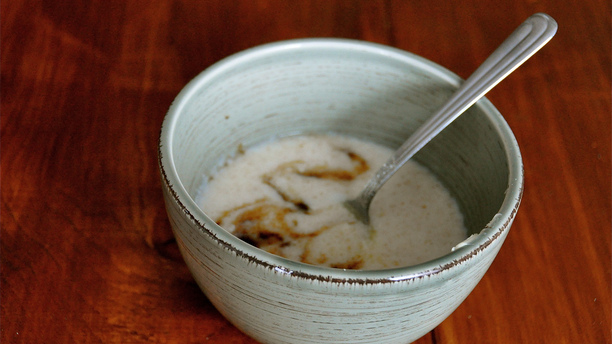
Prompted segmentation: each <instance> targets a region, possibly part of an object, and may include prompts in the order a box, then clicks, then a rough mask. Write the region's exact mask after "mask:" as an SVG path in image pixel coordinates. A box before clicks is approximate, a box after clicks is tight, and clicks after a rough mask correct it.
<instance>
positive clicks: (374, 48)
mask: <svg viewBox="0 0 612 344" xmlns="http://www.w3.org/2000/svg"><path fill="white" fill-rule="evenodd" d="M312 48H317V49H321V48H323V49H332V50H345V51H355V50H358V51H365V52H368V53H371V54H376V55H383V56H385V57H386V58H389V59H395V60H398V61H399V62H402V63H407V64H413V65H418V66H419V67H421V68H423V69H424V70H426V71H427V72H430V73H434V74H437V75H439V76H441V77H442V78H443V79H445V80H447V81H448V82H449V84H451V85H454V86H458V85H459V84H460V82H461V79H460V78H459V77H458V76H457V75H456V74H454V73H452V72H450V71H449V70H447V69H445V68H444V67H441V66H439V65H437V64H435V63H433V62H431V61H429V60H426V59H424V58H422V57H419V56H417V55H414V54H411V53H408V52H405V51H402V50H398V49H396V48H391V47H387V46H384V45H379V44H375V43H369V42H363V41H354V40H346V39H298V40H289V41H281V42H276V43H269V44H265V45H262V46H258V47H255V48H251V49H248V50H245V51H243V52H240V53H237V54H234V55H232V56H230V57H227V58H225V59H223V60H221V61H219V62H217V63H216V64H214V65H213V66H211V67H209V68H208V69H206V70H205V71H203V72H202V73H200V74H199V75H198V76H196V77H195V78H194V79H193V80H192V81H190V82H189V83H188V84H187V85H186V86H185V88H183V90H182V91H181V92H180V93H179V94H178V96H177V97H176V99H175V100H174V102H173V103H172V105H171V107H170V109H169V111H168V113H167V115H166V117H165V119H164V122H163V124H162V128H161V132H160V137H159V146H158V163H159V169H160V173H161V177H162V182H163V183H164V187H167V188H168V190H169V191H170V194H171V195H172V198H173V200H174V201H175V202H176V204H178V206H179V207H180V209H181V210H182V212H183V214H184V216H185V217H187V218H188V219H190V220H191V221H193V223H196V224H197V226H198V228H199V229H200V232H201V233H200V234H202V235H206V236H209V237H210V238H211V239H213V240H214V241H215V242H217V243H218V244H219V245H221V246H223V247H225V248H227V249H228V250H230V251H232V252H233V253H235V254H236V255H237V256H239V257H242V258H244V259H246V260H249V261H250V262H252V263H254V264H257V265H259V266H261V267H264V268H266V269H270V270H274V271H276V272H277V273H281V274H287V275H290V276H293V277H296V278H303V279H308V280H316V281H321V282H333V283H342V284H346V283H348V284H384V283H398V282H409V281H411V280H415V279H420V278H424V277H433V276H435V275H438V274H441V273H443V272H450V271H452V270H454V269H453V268H454V267H456V266H458V265H461V264H462V263H464V262H466V261H469V260H470V259H472V258H474V257H475V256H477V255H478V254H479V253H481V252H483V251H484V250H486V249H487V248H488V247H489V246H490V245H491V244H492V243H493V242H495V241H496V240H500V237H502V234H505V233H506V232H507V231H508V230H509V228H510V225H511V224H512V221H513V220H514V217H515V216H516V213H517V211H518V208H519V205H520V202H521V198H522V195H523V187H524V172H523V162H522V158H521V153H520V150H519V147H518V143H517V142H516V139H515V137H514V135H513V134H512V131H511V129H510V127H509V126H508V124H507V123H506V121H505V120H504V118H503V117H502V115H501V114H500V113H499V111H498V110H497V109H496V108H495V107H494V106H493V104H492V103H491V102H490V101H488V100H487V99H486V98H482V99H481V100H480V101H478V102H477V103H476V104H475V105H474V106H478V107H479V108H480V110H481V111H482V112H483V113H485V114H486V116H487V118H488V119H489V120H490V121H491V124H492V125H493V128H494V130H496V131H497V134H498V136H499V137H500V138H501V141H502V143H503V147H504V150H505V152H506V155H507V157H508V168H509V177H508V188H507V191H506V195H505V198H504V201H503V203H502V205H501V207H500V209H499V210H498V212H497V213H498V214H501V216H495V217H494V218H493V219H491V222H489V223H488V224H487V226H486V227H485V228H483V229H482V230H481V232H480V233H479V234H478V235H477V237H476V238H474V239H473V240H471V244H470V245H469V246H464V247H460V248H458V249H456V250H454V251H452V252H449V253H448V254H446V255H444V256H442V257H440V258H437V259H434V260H430V261H428V262H424V263H421V264H417V265H412V266H406V267H401V268H393V269H385V270H345V269H335V268H327V267H322V266H315V265H310V264H305V263H301V262H296V261H292V260H288V259H285V258H282V257H280V256H276V255H273V254H271V253H268V252H266V251H263V250H261V249H258V248H256V247H254V246H251V245H249V244H247V243H245V242H243V241H242V240H240V239H238V238H237V237H235V236H234V235H232V234H231V233H229V232H227V231H226V230H224V229H223V228H221V227H220V226H219V225H217V224H216V223H215V222H214V221H212V220H211V219H210V218H209V217H208V216H206V214H204V212H203V211H202V210H201V209H200V208H199V207H198V206H197V204H196V203H195V201H194V200H193V199H192V198H191V197H190V196H189V193H188V192H187V190H186V189H185V187H184V186H183V184H182V183H181V181H180V179H179V177H178V173H177V171H176V167H175V165H174V161H173V156H172V137H173V135H174V134H175V133H174V128H175V124H176V122H177V121H178V119H179V117H180V116H181V112H182V109H183V107H184V105H185V104H186V103H187V102H189V99H190V98H191V97H193V96H194V95H195V94H196V92H197V90H198V89H200V87H201V86H202V85H204V84H206V83H207V81H208V80H210V79H211V78H213V77H214V76H216V75H218V74H220V73H223V72H224V71H226V70H228V69H231V68H232V67H233V66H235V65H240V64H242V63H245V62H248V60H250V59H251V58H254V57H261V56H266V55H270V54H275V53H276V52H279V51H283V50H288V49H312Z"/></svg>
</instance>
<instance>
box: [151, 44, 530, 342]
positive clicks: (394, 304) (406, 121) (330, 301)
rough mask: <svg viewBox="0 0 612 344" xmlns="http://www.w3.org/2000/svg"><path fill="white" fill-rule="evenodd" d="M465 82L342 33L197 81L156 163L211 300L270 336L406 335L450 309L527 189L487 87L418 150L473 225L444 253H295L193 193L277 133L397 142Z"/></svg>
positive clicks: (177, 230)
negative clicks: (381, 259) (225, 217)
mask: <svg viewBox="0 0 612 344" xmlns="http://www.w3.org/2000/svg"><path fill="white" fill-rule="evenodd" d="M460 82H461V80H460V79H459V78H458V77H457V76H456V75H454V74H452V73H451V72H449V71H448V70H446V69H444V68H442V67H440V66H438V65H436V64H434V63H432V62H429V61H427V60H425V59H423V58H420V57H418V56H415V55H412V54H410V53H407V52H404V51H400V50H397V49H393V48H389V47H385V46H380V45H375V44H371V43H365V42H358V41H348V40H336V39H311V40H294V41H285V42H278V43H273V44H268V45H264V46H260V47H256V48H253V49H250V50H247V51H244V52H242V53H239V54H236V55H234V56H231V57H229V58H227V59H225V60H223V61H220V62H219V63H217V64H215V65H214V66H212V67H210V68H209V69H207V70H206V71H204V72H203V73H202V74H200V75H199V76H197V77H196V78H195V79H194V80H193V81H191V82H190V83H189V84H188V85H187V86H186V87H185V88H184V90H183V91H182V92H181V93H180V94H179V95H178V97H177V98H176V100H175V102H174V103H173V105H172V107H171V108H170V110H169V112H168V115H167V117H166V119H165V120H164V123H163V127H162V132H161V136H160V146H159V163H160V171H161V176H162V184H163V192H164V197H165V201H166V206H167V211H168V216H169V219H170V223H171V225H172V229H173V231H174V234H175V236H176V239H177V242H178V244H179V248H180V250H181V253H182V254H183V257H184V259H185V262H186V264H187V266H188V267H189V269H190V270H191V272H192V274H193V276H194V279H195V280H196V281H197V283H198V285H199V286H200V287H201V289H202V290H203V291H204V293H205V294H206V296H207V297H208V298H209V299H210V301H211V302H212V303H213V304H214V305H215V307H216V308H217V309H218V310H219V311H220V312H221V313H222V314H223V315H224V316H225V317H226V318H227V319H228V320H229V321H231V322H232V323H233V324H234V325H235V326H237V327H238V328H239V329H240V330H242V331H243V332H245V333H246V334H248V335H250V336H251V337H253V338H255V339H257V340H258V341H261V342H262V343H407V342H410V341H413V340H416V339H417V338H419V337H421V336H422V335H424V334H426V333H427V332H428V331H430V330H432V329H433V328H434V327H435V326H437V325H438V324H439V323H441V322H442V321H443V320H444V319H445V318H446V317H447V316H448V315H449V314H451V313H452V312H453V310H455V309H456V307H457V306H458V305H459V304H460V303H461V302H462V301H463V300H464V299H465V298H466V297H467V296H468V294H469V293H470V292H471V291H472V289H473V288H474V287H475V286H476V284H477V283H478V282H479V281H480V279H481V278H482V276H483V275H484V273H485V272H486V271H487V269H488V268H489V266H490V264H491V263H492V261H493V259H494V258H495V256H496V255H497V252H498V251H499V249H500V247H501V245H502V243H503V241H504V239H505V237H506V236H507V234H508V231H509V229H510V226H511V224H512V221H513V219H514V217H515V216H516V212H517V210H518V206H519V203H520V199H521V195H522V190H523V166H522V161H521V156H520V152H519V149H518V146H517V143H516V140H515V139H514V137H513V135H512V132H511V130H510V129H509V127H508V126H507V124H506V122H505V121H504V119H503V118H502V116H501V115H500V114H499V112H498V111H497V110H496V109H495V108H494V106H493V105H492V104H491V103H490V102H488V101H487V100H486V99H482V100H481V101H479V102H478V103H477V104H476V105H475V106H473V107H472V108H471V109H469V110H468V111H467V112H466V113H465V114H464V115H462V116H461V117H460V118H459V119H458V120H456V121H455V122H454V123H453V124H451V125H450V126H449V127H448V128H447V129H446V130H445V131H444V132H443V133H442V134H440V135H439V136H438V137H436V138H435V139H434V140H433V141H431V142H430V143H429V144H428V145H427V146H426V147H425V148H424V149H423V150H422V151H421V152H419V153H418V154H417V155H416V156H415V157H414V159H417V160H418V161H419V162H420V163H422V164H424V165H426V166H427V167H429V169H430V170H432V171H433V172H434V173H435V174H436V175H437V176H438V178H439V179H440V180H441V181H442V182H443V183H444V184H445V185H446V187H447V188H448V189H449V190H450V191H451V193H452V194H453V196H454V197H455V198H456V199H457V201H458V202H459V204H460V207H461V210H462V211H463V213H464V216H465V222H466V226H467V227H468V229H469V230H470V231H471V233H472V234H474V235H473V236H472V237H470V238H469V240H467V241H466V242H464V243H462V244H460V245H458V246H457V247H456V249H455V250H454V251H452V252H449V253H448V254H447V255H445V256H443V257H440V258H439V259H436V260H433V261H429V262H426V263H423V264H419V265H415V266H409V267H404V268H397V269H390V270H380V271H353V270H342V269H331V268H324V267H317V266H311V265H306V264H302V263H298V262H293V261H289V260H286V259H283V258H281V257H278V256H275V255H272V254H269V253H267V252H264V251H262V250H260V249H257V248H255V247H253V246H250V245H249V244H247V243H245V242H242V241H240V240H239V239H237V238H236V237H234V236H233V235H232V234H230V233H228V232H227V231H225V230H224V229H222V228H221V227H219V226H218V225H217V224H215V223H214V221H212V220H211V219H210V218H208V217H207V216H206V210H205V209H204V210H201V209H199V208H198V206H197V205H196V203H195V202H194V199H195V197H196V195H197V193H198V190H199V188H200V186H201V185H202V183H204V182H205V181H206V180H207V179H208V178H209V177H210V176H211V175H213V174H214V173H215V171H216V169H217V168H218V167H219V163H220V162H221V161H222V160H223V159H225V158H226V157H228V156H231V155H233V154H235V153H236V152H237V151H239V150H240V149H241V147H245V146H251V145H254V144H257V143H259V142H263V141H268V140H273V139H274V138H277V137H280V136H289V135H298V134H307V133H338V134H344V135H349V136H354V137H358V138H366V139H368V140H371V141H375V142H378V143H382V144H385V145H387V146H390V147H392V148H395V147H398V146H399V145H400V144H401V143H402V142H403V141H404V140H405V139H406V138H407V137H408V135H410V133H411V132H412V131H414V130H415V128H416V127H417V126H418V125H420V124H421V123H422V122H423V120H424V119H425V118H426V117H427V116H428V115H429V114H431V112H432V111H434V110H435V109H436V107H437V106H438V105H440V104H441V103H442V102H443V101H444V100H445V99H446V98H447V97H448V96H449V95H450V94H451V93H452V91H453V89H455V88H456V87H457V85H458V84H459V83H460ZM406 235H409V233H406ZM458 244H459V243H458ZM483 330H484V329H483ZM203 335H204V334H203Z"/></svg>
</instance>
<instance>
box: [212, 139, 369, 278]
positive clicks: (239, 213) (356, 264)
mask: <svg viewBox="0 0 612 344" xmlns="http://www.w3.org/2000/svg"><path fill="white" fill-rule="evenodd" d="M343 152H345V153H346V154H347V156H348V157H349V159H350V160H351V162H352V164H353V168H352V169H350V170H344V169H328V168H324V167H317V168H314V169H309V170H306V171H299V170H298V169H297V167H296V166H295V164H284V165H283V166H279V168H277V169H276V170H275V171H273V172H272V173H270V174H266V175H264V176H262V181H263V183H265V184H266V185H268V186H270V187H271V188H272V189H273V190H274V191H275V192H276V193H278V195H279V196H280V197H281V198H282V199H283V201H285V202H286V203H287V204H286V206H281V205H277V204H272V203H270V202H269V200H267V199H260V200H257V201H255V202H253V203H250V204H245V205H242V206H239V207H236V208H233V209H230V210H228V211H226V212H224V213H223V214H222V215H221V217H220V218H219V219H218V220H217V223H218V224H219V225H223V223H224V221H226V219H231V217H232V216H233V220H231V224H232V225H233V226H234V231H233V234H234V235H235V236H236V237H238V238H239V239H241V240H243V241H244V242H246V243H248V244H251V245H253V246H255V247H258V248H261V249H263V250H266V251H268V252H270V253H273V254H276V255H279V256H282V257H285V258H286V255H285V253H284V251H285V249H287V248H289V247H290V246H292V245H293V244H301V245H303V246H304V247H305V250H304V252H302V254H301V255H300V261H301V262H303V263H308V264H316V265H322V264H326V263H327V262H328V259H327V257H326V256H325V255H324V254H321V255H319V256H318V257H311V254H310V252H309V250H308V246H309V244H310V241H311V240H312V239H313V238H314V237H316V236H318V235H319V234H321V233H322V232H324V231H325V230H327V229H328V227H326V226H324V227H322V228H319V229H318V230H316V231H314V232H312V233H308V234H304V233H298V232H295V231H293V230H292V227H291V226H290V225H289V224H288V222H287V219H286V216H287V215H288V214H291V213H296V212H301V213H306V214H308V213H309V211H310V207H309V206H308V204H306V203H305V202H304V201H303V200H302V199H300V198H299V197H297V196H294V195H290V194H289V193H288V192H286V191H284V190H282V188H280V187H279V186H277V185H275V184H274V182H273V175H274V174H275V173H276V174H278V173H281V174H282V173H294V174H297V175H300V176H303V177H308V178H319V179H331V180H338V181H350V180H353V179H355V178H356V177H357V176H359V175H360V174H362V173H364V172H366V171H367V170H368V169H369V166H368V163H367V162H366V161H365V159H363V158H362V157H361V156H359V155H358V154H356V153H353V152H349V151H343ZM296 163H297V162H296ZM330 266H331V267H334V268H340V269H360V268H361V267H362V266H363V260H362V259H361V258H360V257H353V258H351V259H350V260H349V261H347V262H341V263H333V264H330Z"/></svg>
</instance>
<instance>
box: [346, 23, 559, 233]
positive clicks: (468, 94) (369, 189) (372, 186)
mask: <svg viewBox="0 0 612 344" xmlns="http://www.w3.org/2000/svg"><path fill="white" fill-rule="evenodd" d="M556 32H557V22H556V21H555V20H554V19H553V18H551V17H550V16H549V15H547V14H544V13H536V14H534V15H532V16H531V17H529V18H527V20H526V21H525V22H523V23H522V24H521V25H520V26H519V27H518V28H517V29H516V30H515V31H514V32H513V33H512V34H511V35H510V36H509V37H508V38H507V39H506V40H505V41H504V42H503V43H502V44H501V45H500V46H499V47H498V48H497V49H496V50H495V51H494V52H493V53H492V54H491V56H489V57H488V58H487V59H486V60H485V61H484V62H483V63H482V65H481V66H480V67H478V69H476V71H475V72H474V73H473V74H472V75H471V76H470V77H469V78H468V79H467V80H465V82H464V83H463V84H462V85H461V86H460V87H459V88H458V89H457V91H456V92H455V93H454V94H453V95H452V96H451V97H450V99H448V100H447V101H446V103H445V104H444V105H443V106H442V107H441V108H440V109H439V110H438V111H437V112H436V113H434V114H433V115H432V116H431V117H430V118H429V119H428V120H427V121H426V122H425V123H423V125H421V126H420V127H419V128H418V129H417V130H416V131H415V132H414V133H413V134H412V135H411V136H410V137H409V138H408V140H406V142H404V144H402V146H401V147H400V148H399V149H398V150H397V151H396V152H395V153H394V154H393V156H391V158H389V160H387V162H386V163H385V164H384V165H383V166H382V167H381V168H380V169H379V170H378V171H377V172H376V174H375V175H374V177H373V178H372V179H370V181H369V182H368V184H367V185H366V186H365V188H364V189H363V190H362V191H361V193H360V194H359V196H357V198H355V199H353V200H348V201H346V202H344V205H345V207H346V208H348V210H350V211H351V212H352V213H353V214H354V215H355V216H356V217H357V219H358V220H359V221H361V222H363V223H365V224H369V223H370V214H369V209H370V203H371V202H372V199H373V198H374V195H376V192H377V191H378V190H379V189H380V188H381V187H382V185H383V184H384V183H385V182H386V181H387V180H389V178H391V176H392V175H393V174H394V173H395V172H396V171H397V170H398V169H399V168H400V167H402V165H404V164H405V163H406V161H408V159H410V158H411V157H412V156H413V155H414V154H415V153H416V152H418V151H419V150H420V149H421V148H423V146H425V144H427V143H428V142H429V141H430V140H431V139H432V138H434V137H435V136H436V135H437V134H438V133H440V131H442V129H444V128H446V126H448V125H449V124H450V123H451V122H452V121H454V120H455V119H456V118H457V117H459V115H461V114H462V113H463V112H464V111H465V110H467V109H468V108H469V107H470V106H472V104H474V103H475V102H476V101H478V100H479V99H480V98H482V96H484V95H485V93H487V92H488V91H489V90H490V89H491V88H493V87H494V86H495V85H497V83H499V82H500V81H501V80H503V79H504V78H505V77H506V76H507V75H508V74H510V73H511V72H512V71H514V70H515V69H516V68H517V67H518V66H520V65H521V64H522V63H523V62H525V61H526V60H527V59H528V58H530V57H531V56H532V55H533V54H534V53H535V52H536V51H538V50H539V49H540V48H542V47H543V46H544V45H545V44H546V43H548V41H549V40H550V39H551V38H552V37H553V36H554V35H555V33H556Z"/></svg>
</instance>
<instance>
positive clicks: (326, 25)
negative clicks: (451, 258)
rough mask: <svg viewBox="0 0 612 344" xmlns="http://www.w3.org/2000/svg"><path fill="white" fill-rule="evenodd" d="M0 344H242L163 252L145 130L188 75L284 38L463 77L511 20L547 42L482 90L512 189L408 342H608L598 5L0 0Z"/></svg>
mask: <svg viewBox="0 0 612 344" xmlns="http://www.w3.org/2000/svg"><path fill="white" fill-rule="evenodd" d="M0 12H1V39H2V51H1V61H2V68H1V73H2V74H1V77H2V79H1V80H2V83H1V91H2V92H1V96H2V107H1V125H2V126H1V135H2V136H1V138H2V144H1V148H2V152H1V153H2V154H1V166H2V201H1V204H2V206H1V221H2V233H1V238H0V239H1V257H2V265H1V276H2V279H1V285H0V290H1V316H2V318H1V322H0V327H1V331H0V341H1V342H2V343H7V344H9V343H144V342H148V343H253V340H252V339H250V338H248V337H246V336H245V335H243V334H242V333H240V332H239V331H238V330H237V329H235V328H234V327H233V326H232V325H231V324H229V323H228V322H227V321H226V320H225V319H224V318H223V317H222V316H221V315H220V314H219V313H218V312H217V311H216V310H215V309H214V308H213V306H212V305H211V304H210V303H209V301H208V300H207V298H206V297H205V296H204V295H203V294H202V293H201V292H200V290H199V289H198V287H197V286H196V284H195V283H194V281H193V280H192V278H191V276H190V275H189V273H188V271H187V269H186V267H185V265H184V263H183V261H182V259H181V258H180V256H179V255H178V254H177V251H176V245H175V243H174V242H173V240H172V235H171V233H170V229H169V224H168V220H167V218H166V215H165V210H164V205H163V201H162V195H161V189H160V181H159V176H158V169H157V149H156V145H157V139H158V134H159V129H160V125H161V122H162V119H163V117H164V115H165V112H166V110H167V109H168V107H169V105H170V103H171V102H172V100H173V98H174V97H175V96H176V94H177V93H178V92H179V90H180V89H181V88H182V87H183V86H184V85H185V84H186V83H187V82H188V81H189V80H190V79H191V78H193V77H194V76H195V75H196V74H198V73H199V72H200V71H202V70H203V69H205V68H206V67H208V66H209V65H211V64H212V63H214V62H215V61H217V60H219V59H221V58H223V57H225V56H228V55H229V54H232V53H235V52H237V51H240V50H242V49H245V48H248V47H251V46H254V45H258V44H261V43H266V42H270V41H276V40H282V39H290V38H298V37H322V36H333V37H346V38H355V39H363V40H368V41H373V42H378V43H383V44H388V45H392V46H395V47H398V48H401V49H405V50H408V51H411V52H413V53H416V54H419V55H422V56H424V57H426V58H428V59H431V60H433V61H435V62H437V63H439V64H441V65H443V66H445V67H447V68H449V69H450V70H452V71H454V72H456V73H457V74H459V75H460V76H462V77H467V76H468V75H469V74H470V73H471V72H472V71H473V70H474V69H475V68H476V66H477V65H478V64H479V63H480V62H481V61H483V60H484V59H485V58H486V57H487V56H488V54H489V53H490V52H491V51H492V50H493V49H494V48H495V47H496V46H497V45H498V44H499V43H501V41H502V40H503V39H504V38H505V37H506V36H507V35H508V34H509V33H510V32H511V31H512V30H513V29H514V28H515V27H516V26H517V25H518V24H519V23H520V22H522V21H523V20H524V19H526V18H527V17H528V16H529V15H531V14H532V13H535V12H546V13H549V14H550V15H552V16H553V17H554V18H555V19H557V21H558V22H559V32H558V34H557V36H556V37H555V38H554V39H553V40H552V41H551V42H550V43H549V45H547V46H546V47H544V49H543V50H542V51H541V52H539V53H538V54H536V55H535V56H534V57H533V58H532V59H531V60H530V61H528V62H527V63H525V65H523V66H522V67H520V68H519V69H518V70H517V71H516V72H515V74H513V75H511V76H509V77H508V78H507V79H506V80H504V81H503V82H502V83H501V84H500V85H499V86H498V87H497V88H495V89H494V90H493V91H492V92H491V93H490V94H489V95H488V98H489V99H490V100H492V101H493V103H494V104H495V105H496V106H497V107H498V108H499V109H500V111H501V112H502V114H504V116H505V118H506V119H507V121H508V122H509V124H510V126H511V127H512V128H513V130H514V132H515V134H516V137H517V139H518V141H519V144H520V146H521V149H522V153H523V158H524V162H525V172H526V189H525V195H524V199H523V203H522V206H521V209H520V211H519V214H518V217H517V218H516V221H515V225H514V226H513V228H512V230H511V232H510V235H509V237H508V239H507V241H506V243H505V245H504V247H503V248H502V250H501V252H500V254H499V256H498V258H497V259H496V261H495V262H494V264H493V265H492V266H491V269H490V270H489V272H488V273H487V274H486V276H485V277H484V279H483V280H482V281H481V282H480V284H479V285H478V286H477V287H476V289H475V290H474V292H473V293H472V294H471V295H470V296H469V297H468V299H467V300H466V301H465V302H464V303H463V304H462V305H461V306H460V307H459V308H458V309H457V310H456V311H455V312H454V313H453V314H452V315H451V316H450V317H449V318H448V319H447V320H446V321H444V322H443V323H442V324H441V325H440V326H438V327H437V328H436V329H435V330H433V331H432V332H431V333H429V334H427V335H426V336H425V337H423V338H421V339H420V340H419V341H418V343H610V342H611V315H610V313H611V291H610V286H611V283H610V282H611V250H610V247H611V244H610V241H611V240H610V239H611V235H610V234H611V211H610V210H611V194H612V192H611V175H610V173H611V172H610V170H611V168H610V158H611V151H610V146H611V138H610V133H611V128H610V122H611V94H612V91H611V54H610V49H611V47H610V45H611V44H610V43H611V34H610V28H611V20H610V17H611V5H610V2H609V1H603V0H592V1H570V0H497V1H495V2H491V1H478V0H464V1H461V2H436V1H425V0H423V1H421V0H415V1H393V0H386V1H348V0H347V1H341V0H338V1H336V0H334V1H325V0H321V1H280V0H278V1H272V0H269V1H267V0H257V1H226V0H214V1H210V0H207V1H187V0H174V1H173V0H167V1H163V0H159V1H157V0H152V1H144V0H143V1H136V0H124V1H120V0H92V1H89V2H88V1H75V0H62V1H34V0H32V1H29V0H21V1H19V0H12V1H2V4H1V11H0Z"/></svg>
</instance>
